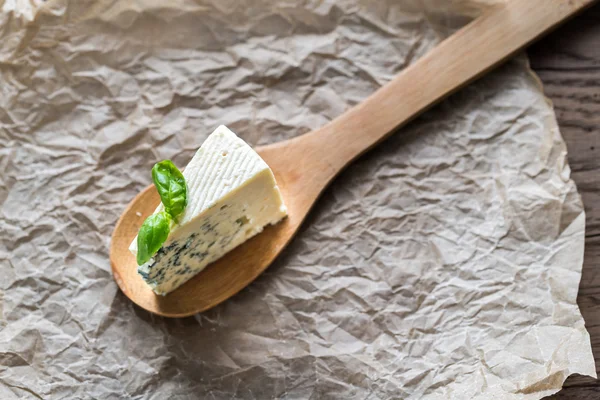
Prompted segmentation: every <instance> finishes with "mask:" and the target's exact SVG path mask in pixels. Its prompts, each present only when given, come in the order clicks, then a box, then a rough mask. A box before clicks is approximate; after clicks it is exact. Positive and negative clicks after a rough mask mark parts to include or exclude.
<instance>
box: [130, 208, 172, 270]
mask: <svg viewBox="0 0 600 400" xmlns="http://www.w3.org/2000/svg"><path fill="white" fill-rule="evenodd" d="M170 230H171V217H170V216H169V215H168V214H167V213H165V212H160V213H158V214H152V215H151V216H149V217H148V218H146V220H145V221H144V223H143V224H142V227H141V228H140V232H139V233H138V237H137V246H138V250H137V263H138V265H142V264H144V263H145V262H147V261H148V260H149V259H150V258H151V257H152V256H153V255H154V254H155V253H156V252H157V251H158V249H160V247H161V246H162V245H163V243H164V242H165V240H167V237H168V236H169V231H170Z"/></svg>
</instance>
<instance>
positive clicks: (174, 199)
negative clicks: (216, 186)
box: [152, 160, 187, 221]
mask: <svg viewBox="0 0 600 400" xmlns="http://www.w3.org/2000/svg"><path fill="white" fill-rule="evenodd" d="M152 180H153V181H154V186H156V189H157V190H158V194H159V195H160V200H161V201H162V203H163V205H164V206H165V211H166V212H167V213H169V214H170V215H171V217H173V218H174V219H175V220H176V221H177V217H178V216H179V215H180V214H181V213H183V211H184V210H185V206H187V186H186V184H185V178H184V177H183V174H182V173H181V171H179V170H178V169H177V167H176V166H175V164H173V163H172V162H171V161H170V160H164V161H161V162H159V163H156V164H154V167H152Z"/></svg>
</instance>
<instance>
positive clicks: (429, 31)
mask: <svg viewBox="0 0 600 400" xmlns="http://www.w3.org/2000/svg"><path fill="white" fill-rule="evenodd" d="M524 1H525V0H524ZM483 4H484V2H467V1H454V2H447V1H441V0H439V1H400V0H386V1H381V2H369V3H367V2H363V3H357V2H350V1H333V0H321V1H316V0H315V1H312V0H307V1H280V2H277V3H273V2H270V1H266V0H265V1H250V0H247V1H243V2H239V1H223V0H212V1H202V2H201V1H199V2H193V1H188V0H171V1H162V0H160V1H159V0H137V1H127V2H125V1H116V0H113V1H107V0H102V1H100V0H98V1H90V0H85V1H82V0H77V1H75V0H72V1H55V2H52V1H51V2H49V3H46V4H45V5H42V3H41V2H39V1H38V2H35V1H21V0H19V1H15V0H12V1H11V0H0V9H1V10H2V11H1V13H0V27H1V28H0V142H1V146H0V166H1V170H2V172H1V173H0V235H1V237H0V274H1V276H2V279H1V280H0V285H1V286H0V287H1V292H0V295H1V297H0V312H1V319H0V323H1V325H0V398H2V399H16V398H19V399H21V398H43V399H79V398H96V399H120V398H132V399H165V398H169V399H196V398H206V399H229V398H242V399H268V398H284V399H309V398H310V399H326V398H344V399H392V398H393V399H482V400H483V399H486V400H487V399H496V398H498V399H500V398H501V399H539V398H541V397H543V396H545V395H548V394H551V393H554V392H556V391H558V390H559V389H560V387H561V384H562V382H563V381H564V379H565V378H566V377H567V376H568V375H569V374H572V373H580V374H586V375H592V376H595V368H594V361H593V357H592V353H591V349H590V340H589V336H588V333H587V332H586V330H585V327H584V321H583V319H582V317H581V315H580V312H579V310H578V307H577V304H576V297H577V289H578V283H579V280H580V276H581V266H582V258H583V246H584V213H583V208H582V204H581V200H580V197H579V195H578V194H577V190H576V188H575V185H574V183H573V182H572V181H571V180H570V179H569V167H568V165H567V162H566V149H565V145H564V143H563V140H562V138H561V136H560V134H559V131H558V128H557V124H556V121H555V117H554V114H553V111H552V108H551V106H550V104H548V102H547V100H546V99H545V98H544V96H543V94H542V88H541V86H540V84H539V82H538V81H537V79H536V78H535V77H534V76H533V75H532V73H531V72H530V70H529V67H528V64H527V61H526V59H525V57H524V56H520V57H517V58H516V59H514V60H513V61H511V62H509V63H508V64H507V65H505V66H503V67H501V68H500V69H499V70H497V71H495V72H493V73H492V74H490V75H489V76H487V77H485V78H484V79H482V80H480V81H479V82H477V83H475V84H473V85H471V86H469V87H468V88H466V89H465V90H463V91H461V92H460V93H459V94H457V95H455V96H453V97H452V98H450V99H449V100H447V101H445V102H444V103H442V104H441V105H440V106H438V107H436V108H434V109H433V110H432V111H430V112H428V113H426V114H425V115H423V116H422V117H421V118H419V119H418V120H417V121H415V122H414V123H412V124H410V126H408V127H406V128H405V129H402V130H401V131H400V132H398V133H396V134H395V135H394V136H393V137H392V138H391V139H390V140H388V141H386V142H385V144H384V145H381V146H379V147H378V148H376V149H375V150H373V151H371V152H370V153H368V154H367V155H366V156H364V157H362V158H361V159H360V160H359V161H358V162H356V163H355V164H353V165H352V166H351V167H350V168H348V170H346V171H345V172H344V173H343V174H342V175H341V176H340V177H339V179H337V181H336V182H335V183H334V184H333V185H332V186H331V187H330V188H329V189H328V190H327V191H326V193H325V195H324V196H323V197H322V199H321V200H320V201H319V202H318V205H317V206H316V208H315V209H314V211H313V212H312V213H311V215H310V217H309V218H308V220H307V221H306V223H305V224H304V227H303V230H302V231H301V232H300V234H299V235H298V236H297V238H296V239H295V240H294V241H293V243H292V244H291V246H290V247H289V248H288V249H287V250H286V251H285V253H284V254H283V255H282V256H281V257H280V258H279V259H278V261H277V262H276V263H275V265H273V266H271V267H270V268H269V269H268V271H267V272H266V273H265V274H264V275H262V276H261V277H260V278H259V279H258V280H257V281H256V282H255V283H253V284H252V285H250V286H249V287H248V288H247V289H245V290H244V291H243V292H241V293H240V294H239V295H237V296H235V297H234V298H232V299H231V300H229V301H227V302H226V303H224V304H222V305H221V306H219V307H217V308H215V309H213V310H210V311H208V312H206V313H203V314H201V315H197V316H196V317H194V318H187V319H181V320H169V319H164V318H160V317H156V316H153V315H151V314H149V313H147V312H146V311H143V310H141V309H139V308H137V307H136V306H134V305H133V304H132V303H131V302H130V301H129V300H128V299H127V298H125V296H123V295H122V294H121V293H120V292H119V290H118V288H117V285H116V284H115V283H114V281H113V279H112V276H111V272H110V265H109V260H108V249H109V241H110V234H111V232H112V229H113V227H114V225H115V223H116V221H117V218H118V217H119V215H120V213H121V212H122V211H123V209H124V207H125V205H126V204H127V203H128V202H129V201H130V200H131V198H132V197H133V196H134V195H135V194H136V193H138V191H139V190H141V189H142V188H143V187H145V186H146V185H147V184H149V182H150V168H151V166H152V165H153V163H155V162H156V161H158V160H161V159H165V158H171V159H173V160H174V161H175V163H176V164H177V165H178V166H180V167H183V166H185V164H186V163H187V162H188V161H189V159H190V158H191V156H192V154H193V152H194V150H195V149H196V148H197V147H198V146H200V144H201V143H202V141H203V140H204V139H205V138H206V136H207V135H208V134H209V133H210V132H211V131H212V130H213V129H214V128H215V127H216V126H217V125H218V124H226V125H228V126H229V127H230V128H231V129H233V130H234V131H236V132H237V133H238V134H240V135H241V136H242V137H243V138H245V139H246V140H247V141H248V142H250V143H251V144H254V145H257V144H265V143H270V142H273V141H277V140H281V139H284V138H289V137H292V136H295V135H299V134H301V133H304V132H306V131H309V130H310V129H313V128H317V127H319V126H321V125H323V124H325V123H326V122H327V121H329V120H330V119H332V118H334V117H335V116H337V115H339V114H341V113H342V112H343V111H344V110H346V109H348V108H349V107H351V106H352V105H353V104H356V103H357V102H359V101H361V99H364V98H365V97H366V96H367V95H368V94H370V93H371V92H373V91H374V90H375V89H376V88H377V87H379V86H381V85H383V84H384V83H385V82H387V81H388V80H390V79H391V78H392V77H393V76H394V74H396V73H397V72H398V71H400V70H401V69H402V68H404V67H405V66H406V65H407V64H409V63H411V62H413V61H414V60H415V59H417V58H418V57H419V56H421V55H423V54H424V53H425V52H426V51H427V50H429V49H431V48H432V47H433V46H434V45H435V44H436V43H438V42H439V41H440V40H442V39H443V38H444V37H446V36H448V35H449V34H451V33H452V32H453V31H454V30H456V29H457V28H459V27H460V26H462V25H464V24H466V23H467V22H468V21H469V20H470V19H471V18H472V17H473V16H474V15H476V14H477V12H478V10H480V8H481V7H482V5H483ZM398 101H402V93H398Z"/></svg>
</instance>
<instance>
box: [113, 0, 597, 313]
mask: <svg viewBox="0 0 600 400" xmlns="http://www.w3.org/2000/svg"><path fill="white" fill-rule="evenodd" d="M594 2H595V0H571V1H568V2H567V1H564V0H528V1H523V0H511V1H508V2H506V3H502V4H499V5H497V6H495V7H493V8H490V9H489V10H487V12H485V13H483V14H482V15H481V16H480V17H479V18H477V19H476V20H474V21H473V22H471V23H470V24H469V25H467V26H465V27H464V28H463V29H461V30H459V31H458V32H456V33H455V34H453V35H452V36H451V37H449V38H448V39H446V40H444V41H443V42H442V43H441V44H439V45H438V46H437V47H436V48H435V49H433V50H431V51H430V52H429V53H427V54H426V55H425V56H423V57H422V58H421V59H419V60H418V61H417V62H415V63H414V64H412V65H411V66H410V67H408V68H406V69H405V70H404V71H402V72H401V73H400V74H399V75H398V76H397V77H396V78H394V79H393V80H392V81H391V82H389V83H387V84H386V85H385V86H383V87H381V88H380V89H379V90H377V91H376V92H375V93H373V94H372V95H371V96H369V98H367V99H366V100H365V101H364V102H362V103H360V104H358V105H357V106H355V107H354V108H352V109H350V110H348V111H347V112H345V113H344V114H343V115H341V116H340V117H338V118H336V119H335V120H333V121H331V122H330V123H329V124H327V125H325V126H324V127H322V128H320V129H318V130H315V131H312V132H309V133H307V134H304V135H302V136H299V137H296V138H294V139H290V140H286V141H283V142H279V143H275V144H273V145H269V146H265V147H262V148H259V149H258V152H259V154H260V155H261V157H262V158H263V159H264V160H265V161H266V162H267V164H268V165H269V166H270V167H271V169H272V170H273V173H274V174H275V178H276V180H277V183H278V185H279V187H280V190H281V193H282V195H283V199H284V202H285V204H286V206H287V208H288V217H287V218H286V219H284V220H283V221H281V222H279V223H278V224H276V225H274V226H269V227H267V228H265V230H264V231H263V232H262V233H260V234H259V235H257V236H255V237H253V238H252V239H250V240H248V241H247V242H245V243H243V244H242V245H240V246H239V247H237V248H235V249H234V250H232V251H231V252H229V253H228V254H227V255H225V256H224V257H223V258H221V259H219V260H218V261H216V262H214V263H213V264H211V265H209V266H208V267H207V268H206V269H204V270H203V271H202V272H200V273H199V274H198V275H196V276H195V277H194V278H192V279H190V280H189V281H187V282H186V283H185V284H183V285H182V286H180V287H179V288H177V289H176V290H175V291H173V292H171V293H169V294H168V295H166V296H157V295H156V294H154V292H153V291H152V290H151V289H150V287H149V286H147V285H146V283H144V281H143V280H142V278H141V277H140V276H139V275H138V274H137V263H136V260H135V257H134V256H133V254H131V253H130V252H129V245H130V243H131V241H132V240H133V238H134V237H135V236H136V234H137V232H138V230H139V228H140V226H141V225H142V223H143V222H144V220H145V218H146V217H147V216H148V215H150V214H151V213H152V212H154V210H155V208H156V206H157V205H158V203H159V202H160V199H159V196H158V193H157V191H156V189H155V188H154V186H150V187H148V188H146V189H145V190H144V191H143V192H141V193H140V194H139V195H137V196H136V197H135V198H134V199H133V200H132V201H131V203H130V204H129V205H128V206H127V208H126V210H125V211H124V213H123V215H122V216H121V218H120V219H119V221H118V223H117V225H116V228H115V230H114V233H113V236H112V241H111V249H110V261H111V266H112V271H113V275H114V277H115V280H116V282H117V284H118V285H119V288H121V290H122V291H123V293H125V295H126V296H127V297H129V298H130V299H131V300H132V301H133V302H135V303H136V304H138V305H139V306H140V307H142V308H144V309H146V310H148V311H151V312H153V313H155V314H159V315H163V316H166V317H185V316H189V315H192V314H195V313H197V312H201V311H204V310H207V309H209V308H211V307H213V306H215V305H217V304H219V303H221V302H222V301H224V300H226V299H227V298H229V297H231V296H232V295H234V294H235V293H237V292H239V291H240V290H241V289H243V288H244V287H246V286H247V285H248V284H249V283H250V282H252V281H253V280H254V279H256V277H257V276H258V275H260V273H261V272H263V271H264V270H265V269H266V268H267V267H268V266H269V265H270V264H271V263H272V262H273V260H275V258H276V257H277V255H278V254H279V253H280V252H281V251H282V250H283V249H284V248H285V246H286V245H287V244H288V243H289V242H290V240H291V239H292V238H293V236H294V234H295V233H296V232H297V231H298V228H299V227H300V225H301V224H302V221H303V220H304V218H305V217H306V215H307V214H308V212H309V211H310V209H311V207H312V206H313V204H314V203H315V201H316V200H317V198H318V197H319V196H320V194H321V192H322V191H323V189H325V187H327V185H328V184H329V183H330V182H331V181H332V180H333V179H334V178H335V176H336V175H337V174H338V173H339V172H340V171H341V170H342V169H344V167H345V166H346V165H348V164H349V163H350V162H352V161H353V160H354V159H356V158H357V157H359V156H360V155H361V154H362V153H364V152H365V151H367V150H369V149H370V148H372V147H373V146H375V145H376V144H378V143H379V142H381V141H382V140H384V139H385V138H386V137H387V136H389V135H390V134H391V133H392V132H393V131H394V130H395V129H397V128H398V127H400V126H402V125H403V124H405V123H407V122H408V121H410V120H411V119H412V118H414V117H415V116H417V115H419V114H420V113H422V112H423V111H425V110H426V109H427V108H429V107H430V106H432V105H433V104H435V103H437V102H438V101H440V100H441V99H443V98H444V97H446V96H448V95H450V94H451V93H453V92H454V91H456V90H458V89H460V88H461V87H463V86H464V85H466V84H468V83H469V82H471V81H472V80H474V79H476V78H478V77H479V76H481V75H482V74H484V73H485V72H487V71H489V70H490V69H492V68H493V67H495V66H496V65H498V64H499V63H500V62H502V61H504V60H505V59H506V58H508V57H510V56H511V55H512V54H514V53H515V52H516V51H518V50H519V49H521V48H522V47H524V46H526V45H527V44H529V43H530V42H531V41H533V40H535V39H536V38H538V37H539V36H540V35H542V34H543V33H545V32H546V31H548V30H550V29H551V28H553V27H555V26H556V25H558V24H559V23H561V22H563V21H565V20H566V19H568V18H569V17H571V16H573V15H575V14H576V13H577V12H578V11H581V10H582V9H584V8H585V7H586V6H589V5H591V4H592V3H594Z"/></svg>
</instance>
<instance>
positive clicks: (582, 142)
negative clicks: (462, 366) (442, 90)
mask: <svg viewBox="0 0 600 400" xmlns="http://www.w3.org/2000/svg"><path fill="white" fill-rule="evenodd" d="M528 54H529V56H530V58H531V66H532V67H533V69H534V70H535V71H536V72H537V74H538V75H539V76H540V78H541V79H542V81H543V82H544V90H545V92H546V95H547V96H548V97H549V98H550V99H551V100H552V102H553V103H554V108H555V111H556V116H557V118H558V124H559V126H560V129H561V132H562V135H563V137H564V139H565V141H566V142H567V147H568V150H569V164H570V166H571V177H572V178H573V179H574V180H575V182H576V183H577V187H578V189H579V192H580V193H581V195H582V197H583V203H584V205H585V212H586V235H585V236H586V240H585V261H584V263H583V276H582V279H581V284H580V285H579V297H578V298H577V302H578V303H579V307H580V309H581V313H582V314H583V318H584V319H585V325H586V327H587V329H588V332H589V333H590V336H591V340H592V348H593V351H594V357H595V359H596V371H597V373H598V375H600V3H599V4H597V5H595V6H593V7H592V8H590V9H588V10H586V11H584V12H583V13H582V14H580V15H579V16H578V17H576V18H575V19H573V20H571V21H569V22H567V23H566V24H565V25H563V26H562V27H560V28H559V29H558V30H556V31H554V32H553V33H551V34H550V35H549V36H547V37H545V38H544V39H542V40H541V41H539V42H537V43H535V44H534V45H533V46H532V47H531V48H529V50H528ZM547 399H552V400H556V399H560V400H566V399H573V400H575V399H576V400H600V380H595V379H592V378H588V377H582V376H572V377H570V378H569V379H568V380H567V381H566V382H565V386H564V388H563V390H562V391H561V392H559V393H558V394H556V395H554V396H551V397H548V398H547Z"/></svg>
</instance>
